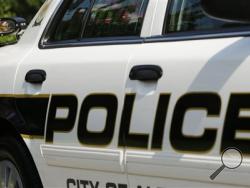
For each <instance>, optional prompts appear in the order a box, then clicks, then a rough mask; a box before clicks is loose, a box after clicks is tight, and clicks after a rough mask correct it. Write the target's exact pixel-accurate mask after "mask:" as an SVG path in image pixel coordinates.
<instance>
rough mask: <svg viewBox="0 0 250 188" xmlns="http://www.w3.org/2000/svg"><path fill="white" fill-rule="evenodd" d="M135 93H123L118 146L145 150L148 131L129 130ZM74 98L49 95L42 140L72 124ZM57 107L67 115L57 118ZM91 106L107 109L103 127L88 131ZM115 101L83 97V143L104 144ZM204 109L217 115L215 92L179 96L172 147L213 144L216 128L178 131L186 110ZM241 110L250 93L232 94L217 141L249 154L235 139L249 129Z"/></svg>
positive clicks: (157, 134) (159, 137)
mask: <svg viewBox="0 0 250 188" xmlns="http://www.w3.org/2000/svg"><path fill="white" fill-rule="evenodd" d="M170 96H171V95H170V94H161V95H160V97H159V102H158V106H157V111H156V114H155V121H154V129H153V133H152V141H151V143H150V145H151V149H162V143H163V135H164V128H165V122H166V118H167V111H168V106H169V101H170ZM135 97H136V95H135V94H127V95H126V96H125V101H124V106H123V111H122V117H121V122H120V132H119V138H118V146H120V147H123V146H126V147H136V148H142V149H143V148H144V149H147V148H148V146H149V135H148V134H135V133H133V134H132V133H130V120H131V116H132V109H133V105H134V101H135ZM77 107H78V100H77V98H76V96H74V95H65V96H57V95H54V96H52V98H51V105H50V109H49V115H48V123H47V131H46V142H53V135H54V132H60V131H62V132H70V131H71V130H72V129H73V128H74V125H75V121H76V117H77ZM58 108H67V109H68V117H67V118H65V119H61V118H57V117H56V111H57V109H58ZM93 108H104V109H105V110H106V111H107V116H106V123H105V128H104V129H103V131H102V132H91V131H88V129H87V120H88V115H89V112H90V110H91V109H93ZM117 108H118V100H117V97H116V96H115V95H112V94H93V95H89V96H87V97H86V98H85V99H84V101H83V103H82V105H81V109H80V114H79V121H78V128H77V137H78V140H79V142H80V143H82V144H85V145H96V146H105V145H108V144H109V143H110V142H111V141H112V139H113V135H114V129H115V121H116V116H117ZM193 109H195V110H205V111H206V112H207V118H209V116H218V117H219V116H220V112H221V99H220V96H219V95H217V94H215V93H189V94H186V95H184V96H182V97H181V98H180V99H179V100H178V101H177V103H176V106H175V109H174V112H173V117H172V123H171V129H170V132H169V139H170V143H171V145H172V147H173V148H174V149H176V150H178V151H179V152H186V151H191V152H207V151H209V150H210V149H211V148H212V147H213V146H214V144H215V141H216V136H217V129H204V134H203V135H202V136H198V137H192V136H186V135H184V134H183V133H182V128H183V122H184V117H185V114H186V113H187V111H189V110H193ZM241 109H250V94H232V95H231V97H230V99H229V104H228V108H227V112H226V116H225V121H224V129H223V133H222V140H221V151H223V150H224V149H226V148H228V147H237V148H239V149H240V150H241V151H242V152H243V153H246V154H249V153H250V147H249V146H250V140H247V139H245V140H244V139H237V138H235V134H236V132H237V131H250V117H245V116H244V117H241V116H240V115H239V114H240V111H241Z"/></svg>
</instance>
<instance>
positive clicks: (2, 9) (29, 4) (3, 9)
mask: <svg viewBox="0 0 250 188" xmlns="http://www.w3.org/2000/svg"><path fill="white" fill-rule="evenodd" d="M44 1H45V0H0V18H6V17H13V16H19V17H23V18H25V19H26V20H27V22H30V21H31V19H32V18H33V16H34V15H35V14H36V12H37V11H38V9H39V8H40V7H41V5H42V4H43V2H44Z"/></svg>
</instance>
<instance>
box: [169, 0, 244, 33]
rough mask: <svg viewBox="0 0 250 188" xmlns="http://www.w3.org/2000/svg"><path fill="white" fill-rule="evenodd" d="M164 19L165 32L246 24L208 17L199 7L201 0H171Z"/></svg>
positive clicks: (224, 27)
mask: <svg viewBox="0 0 250 188" xmlns="http://www.w3.org/2000/svg"><path fill="white" fill-rule="evenodd" d="M166 20H167V22H166V24H165V31H164V32H165V34H166V33H176V32H189V31H211V30H221V29H223V30H224V29H230V28H235V27H241V26H248V25H246V24H235V23H233V22H229V21H222V20H218V19H214V18H211V17H209V16H208V15H206V14H205V13H204V12H203V10H202V8H201V0H171V2H170V7H169V10H168V11H167V19H166Z"/></svg>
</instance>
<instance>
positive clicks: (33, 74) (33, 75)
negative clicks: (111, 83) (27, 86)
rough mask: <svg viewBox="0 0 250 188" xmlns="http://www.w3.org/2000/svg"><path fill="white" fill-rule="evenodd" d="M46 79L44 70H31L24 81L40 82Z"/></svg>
mask: <svg viewBox="0 0 250 188" xmlns="http://www.w3.org/2000/svg"><path fill="white" fill-rule="evenodd" d="M45 80H46V72H45V71H44V70H31V71H29V72H28V73H27V74H26V76H25V81H26V82H29V83H31V84H41V83H43V82H44V81H45Z"/></svg>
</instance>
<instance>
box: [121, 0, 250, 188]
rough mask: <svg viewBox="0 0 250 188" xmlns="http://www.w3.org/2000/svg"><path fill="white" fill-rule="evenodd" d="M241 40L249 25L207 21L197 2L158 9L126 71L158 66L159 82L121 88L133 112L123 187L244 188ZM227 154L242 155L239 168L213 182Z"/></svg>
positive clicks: (245, 88)
mask: <svg viewBox="0 0 250 188" xmlns="http://www.w3.org/2000/svg"><path fill="white" fill-rule="evenodd" d="M163 15H164V16H163ZM159 26H161V27H159ZM248 34H249V25H245V24H235V23H230V22H225V21H221V20H215V19H213V18H210V17H208V16H207V15H206V14H204V12H203V11H202V10H201V5H200V0H169V1H167V0H160V1H158V8H157V11H156V16H155V20H154V26H153V30H152V37H150V38H148V39H146V42H145V43H144V44H143V45H142V46H141V47H140V48H138V49H137V50H136V51H135V53H134V55H133V57H132V58H131V63H130V69H132V68H133V67H135V66H138V65H154V66H159V67H161V69H162V71H163V74H162V77H161V78H160V79H159V80H158V81H157V82H152V81H150V82H145V81H138V80H129V81H128V84H127V88H126V89H127V90H128V91H129V89H130V91H131V95H132V97H131V96H130V97H129V98H128V100H130V103H131V104H133V106H134V107H133V109H134V110H133V111H132V116H131V122H130V124H129V125H130V130H129V134H127V148H126V162H127V171H128V176H129V183H130V187H137V188H141V187H143V188H144V187H145V188H156V187H158V188H159V187H162V188H163V187H189V186H190V187H235V185H245V186H247V185H249V178H248V176H249V174H248V167H247V166H248V165H249V163H248V158H247V154H249V124H250V116H249V105H250V104H249V101H250V95H249V93H250V85H249V79H248V78H249V70H250V63H249V62H250V59H249V55H250V50H249V49H250V45H249V44H250V39H249V37H247V36H246V35H248ZM131 88H132V89H131ZM135 93H136V94H135ZM131 106H132V105H130V107H131ZM129 117H130V116H129ZM128 135H129V136H128ZM125 136H126V135H125ZM228 147H236V148H237V149H239V150H241V152H242V153H243V157H244V158H243V163H242V164H241V166H240V167H239V168H237V169H234V170H230V169H224V171H223V172H222V173H221V174H220V175H219V176H218V177H217V178H216V179H215V180H213V181H212V180H211V179H210V178H209V177H210V175H211V174H212V173H213V172H214V171H215V170H216V169H218V168H219V167H220V166H221V165H222V163H221V154H222V152H223V151H224V150H225V149H226V148H228ZM229 184H230V185H231V186H230V185H229Z"/></svg>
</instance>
